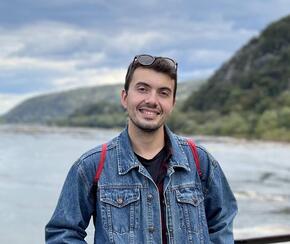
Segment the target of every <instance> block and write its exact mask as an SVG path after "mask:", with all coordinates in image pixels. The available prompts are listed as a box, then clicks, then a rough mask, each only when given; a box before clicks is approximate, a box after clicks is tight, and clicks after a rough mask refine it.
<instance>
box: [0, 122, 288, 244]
mask: <svg viewBox="0 0 290 244" xmlns="http://www.w3.org/2000/svg"><path fill="white" fill-rule="evenodd" d="M118 133H119V131H117V130H101V129H81V128H55V127H30V126H9V125H2V126H0V243H3V244H6V243H13V244H20V243H22V244H23V243H29V244H32V243H36V244H38V243H44V226H45V224H46V223H47V222H48V220H49V218H50V217H51V215H52V212H53V210H54V208H55V205H56V202H57V199H58V196H59V193H60V190H61V187H62V184H63V182H64V179H65V177H66V174H67V172H68V170H69V168H70V166H71V165H72V164H73V162H74V161H75V160H76V159H77V158H78V157H79V156H80V155H81V154H82V153H84V152H85V151H87V150H88V149H90V148H92V147H94V146H95V145H98V144H101V143H103V142H106V141H108V140H109V139H110V138H112V137H114V136H116V135H117V134H118ZM194 138H195V140H196V141H197V142H198V143H199V144H201V145H203V146H204V147H206V148H207V149H208V151H209V152H210V153H211V154H212V155H213V156H214V157H215V158H216V159H217V160H218V161H219V162H220V165H221V166H222V168H223V170H224V172H225V174H226V176H227V178H228V180H229V183H230V185H231V187H232V189H233V191H234V193H235V196H236V198H237V200H238V204H239V214H238V216H237V218H236V220H235V224H234V232H235V237H236V238H241V237H256V236H263V235H274V234H285V233H290V144H287V143H274V142H261V141H246V140H237V139H232V138H215V137H201V136H199V137H194ZM92 236H93V231H92V227H90V228H89V230H88V238H87V241H88V243H92V239H93V237H92Z"/></svg>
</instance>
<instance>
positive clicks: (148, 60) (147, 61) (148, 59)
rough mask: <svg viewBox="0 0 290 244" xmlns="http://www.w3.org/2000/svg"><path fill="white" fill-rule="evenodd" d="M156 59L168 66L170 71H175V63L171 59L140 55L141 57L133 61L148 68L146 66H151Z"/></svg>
mask: <svg viewBox="0 0 290 244" xmlns="http://www.w3.org/2000/svg"><path fill="white" fill-rule="evenodd" d="M157 59H160V60H162V61H163V62H166V63H167V65H168V66H170V67H171V68H172V69H175V71H176V70H177V63H176V62H175V61H174V60H173V59H171V58H167V57H153V56H151V55H148V54H142V55H138V56H136V57H135V58H134V61H137V62H138V63H139V64H141V65H144V66H148V65H151V64H153V63H154V62H155V60H157Z"/></svg>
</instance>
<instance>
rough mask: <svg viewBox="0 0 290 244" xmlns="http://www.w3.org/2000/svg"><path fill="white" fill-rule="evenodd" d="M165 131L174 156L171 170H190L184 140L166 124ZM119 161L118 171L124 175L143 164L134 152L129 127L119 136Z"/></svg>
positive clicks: (171, 161) (170, 166) (170, 163)
mask: <svg viewBox="0 0 290 244" xmlns="http://www.w3.org/2000/svg"><path fill="white" fill-rule="evenodd" d="M165 132H166V134H167V138H168V139H169V141H170V142H169V143H170V145H171V150H172V157H171V159H170V161H169V170H170V169H171V170H172V169H174V168H183V169H185V170H188V171H189V170H190V168H189V164H188V159H187V157H186V154H185V152H184V150H183V148H182V143H183V141H182V140H181V139H179V138H178V137H177V136H176V135H175V134H173V133H172V132H171V131H170V130H169V128H168V127H167V126H165ZM117 161H118V173H119V174H120V175H124V174H126V173H128V172H129V171H130V170H131V169H133V168H139V167H140V166H141V164H140V162H139V161H138V159H137V157H136V156H135V154H134V151H133V147H132V144H131V141H130V138H129V134H128V127H126V129H125V130H123V131H122V132H121V134H120V135H119V136H118V138H117Z"/></svg>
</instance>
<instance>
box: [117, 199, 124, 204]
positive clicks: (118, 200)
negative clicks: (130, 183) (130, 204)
mask: <svg viewBox="0 0 290 244" xmlns="http://www.w3.org/2000/svg"><path fill="white" fill-rule="evenodd" d="M117 203H118V204H119V205H121V204H122V203H123V198H121V197H119V198H117Z"/></svg>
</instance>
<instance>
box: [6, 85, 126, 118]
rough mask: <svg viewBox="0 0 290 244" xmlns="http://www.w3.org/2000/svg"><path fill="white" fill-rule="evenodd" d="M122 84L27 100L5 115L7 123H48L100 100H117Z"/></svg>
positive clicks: (70, 91) (74, 90)
mask: <svg viewBox="0 0 290 244" xmlns="http://www.w3.org/2000/svg"><path fill="white" fill-rule="evenodd" d="M121 88H122V85H107V86H96V87H86V88H79V89H73V90H69V91H64V92H57V93H52V94H46V95H40V96H36V97H32V98H30V99H27V100H25V101H24V102H22V103H21V104H19V105H18V106H16V107H14V108H13V109H12V110H10V111H9V112H8V113H6V114H5V115H4V116H3V120H4V121H5V122H6V123H48V122H53V121H57V120H62V119H65V118H67V117H68V116H69V115H70V114H72V113H73V112H75V111H76V110H78V109H80V108H82V107H85V106H90V105H92V104H95V103H97V102H99V101H104V100H107V101H109V102H117V101H118V96H119V93H120V90H121Z"/></svg>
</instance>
